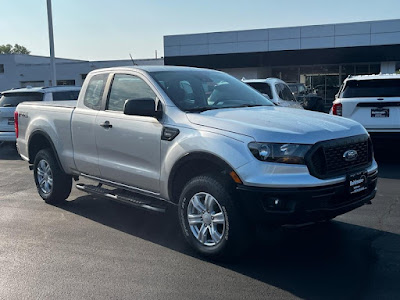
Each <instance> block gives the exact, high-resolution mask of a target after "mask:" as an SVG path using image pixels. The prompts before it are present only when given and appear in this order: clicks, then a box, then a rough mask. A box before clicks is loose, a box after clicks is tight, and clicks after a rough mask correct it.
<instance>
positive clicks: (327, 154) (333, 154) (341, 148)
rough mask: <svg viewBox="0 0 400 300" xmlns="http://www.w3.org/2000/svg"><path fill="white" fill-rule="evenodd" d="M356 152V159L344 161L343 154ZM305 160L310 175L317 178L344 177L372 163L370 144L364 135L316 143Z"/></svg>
mask: <svg viewBox="0 0 400 300" xmlns="http://www.w3.org/2000/svg"><path fill="white" fill-rule="evenodd" d="M347 150H356V151H357V154H358V155H357V158H356V159H355V160H353V161H346V160H345V159H344V158H343V154H344V153H345V152H346V151H347ZM310 153H311V154H310V155H309V156H308V157H307V158H306V161H307V165H308V168H309V170H310V173H311V174H312V175H314V176H316V177H318V178H327V177H333V176H337V175H344V174H346V173H349V172H351V171H353V170H357V169H360V168H362V167H367V166H368V165H370V164H371V163H372V144H371V142H370V140H369V139H368V137H367V136H366V135H361V136H356V137H350V138H344V139H338V140H331V141H324V142H320V143H317V144H316V145H315V146H314V147H313V149H312V150H311V152H310Z"/></svg>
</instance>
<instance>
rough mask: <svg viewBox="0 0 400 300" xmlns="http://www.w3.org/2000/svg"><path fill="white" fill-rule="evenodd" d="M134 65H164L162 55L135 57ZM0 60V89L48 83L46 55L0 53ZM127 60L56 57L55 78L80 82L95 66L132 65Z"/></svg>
mask: <svg viewBox="0 0 400 300" xmlns="http://www.w3.org/2000/svg"><path fill="white" fill-rule="evenodd" d="M134 62H135V63H136V64H137V65H164V60H163V59H138V60H135V61H134ZM0 64H3V65H4V73H0V92H1V91H4V90H8V89H11V88H16V87H21V86H22V82H36V81H43V85H44V86H50V85H51V84H50V80H51V78H50V59H49V58H48V57H41V56H32V55H0ZM132 64H133V63H132V61H131V60H111V61H82V60H81V61H80V60H70V59H59V58H57V59H56V73H57V80H75V85H77V86H81V85H82V83H83V80H82V75H86V74H88V73H89V72H90V71H92V70H95V69H99V68H108V67H119V66H132Z"/></svg>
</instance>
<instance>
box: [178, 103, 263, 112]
mask: <svg viewBox="0 0 400 300" xmlns="http://www.w3.org/2000/svg"><path fill="white" fill-rule="evenodd" d="M255 106H268V105H265V104H241V105H236V106H220V107H218V106H200V107H193V108H190V109H187V110H185V112H203V111H206V110H213V109H224V108H225V109H227V108H239V107H255ZM269 106H271V105H269Z"/></svg>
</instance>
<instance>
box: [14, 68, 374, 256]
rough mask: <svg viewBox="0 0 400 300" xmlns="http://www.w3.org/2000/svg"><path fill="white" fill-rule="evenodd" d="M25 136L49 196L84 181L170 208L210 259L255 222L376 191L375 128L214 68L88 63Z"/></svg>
mask: <svg viewBox="0 0 400 300" xmlns="http://www.w3.org/2000/svg"><path fill="white" fill-rule="evenodd" d="M15 127H16V135H17V146H18V150H19V153H20V155H21V157H22V158H23V159H24V160H26V161H27V162H28V163H29V165H30V168H31V169H32V170H33V174H34V180H35V183H36V186H37V190H38V193H39V195H40V196H41V197H42V198H43V199H44V200H45V201H46V202H47V203H51V204H54V203H60V202H62V201H64V200H65V199H67V198H68V196H69V194H70V191H71V186H72V180H73V179H74V180H78V179H79V178H80V177H82V178H87V179H91V180H92V181H93V180H94V181H95V182H96V183H98V184H96V183H95V184H94V185H90V184H85V183H78V184H77V185H76V187H77V188H78V189H79V190H82V191H85V192H88V193H91V194H95V195H100V196H103V197H107V198H110V199H112V200H116V201H120V202H123V203H128V204H131V205H133V206H136V207H139V208H142V209H145V210H150V211H155V212H164V211H165V210H166V208H171V207H175V208H176V209H177V214H176V216H177V217H178V218H179V221H180V225H181V228H182V232H183V235H184V236H185V238H186V240H187V241H188V243H189V244H190V245H191V246H192V247H193V248H194V249H195V250H197V251H198V252H199V253H201V254H202V255H205V256H207V257H210V258H213V259H215V258H222V257H229V256H231V255H236V254H238V253H240V250H241V249H243V247H244V246H246V245H248V243H247V242H246V241H247V239H248V237H249V236H250V235H251V232H252V231H253V230H252V228H253V226H254V225H259V224H271V225H284V224H302V223H306V222H313V221H322V220H329V219H332V218H334V217H335V216H337V215H340V214H343V213H346V212H348V211H350V210H353V209H355V208H357V207H360V206H362V205H363V204H366V203H369V202H370V200H371V199H372V198H374V196H375V193H376V183H377V164H376V162H375V160H374V156H373V150H372V145H371V141H370V139H369V136H368V133H367V131H366V130H365V129H364V127H363V126H361V125H360V124H359V123H357V122H355V121H352V120H349V119H345V118H341V117H337V116H332V115H326V114H321V113H317V112H312V111H306V110H298V109H292V108H286V107H279V106H275V105H273V104H272V103H271V102H270V101H269V100H268V99H267V98H265V97H264V96H262V95H261V94H260V93H259V92H257V91H256V90H254V89H253V88H251V87H250V86H248V85H246V84H245V83H243V82H241V81H239V80H237V79H235V78H233V77H231V76H229V75H227V74H225V73H223V72H218V71H214V70H207V69H197V68H188V67H173V66H140V67H119V68H109V69H100V70H95V71H92V72H91V73H89V75H88V76H87V78H86V79H85V82H84V84H83V86H82V90H81V92H80V94H79V98H78V101H77V103H76V104H75V103H73V102H57V103H44V102H27V103H21V104H20V105H18V107H17V109H16V112H15Z"/></svg>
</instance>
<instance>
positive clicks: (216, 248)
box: [179, 175, 246, 259]
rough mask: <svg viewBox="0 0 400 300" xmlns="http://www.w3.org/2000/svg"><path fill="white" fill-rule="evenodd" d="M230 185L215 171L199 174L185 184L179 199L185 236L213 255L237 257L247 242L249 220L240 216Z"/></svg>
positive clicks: (203, 251) (198, 247)
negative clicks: (215, 173)
mask: <svg viewBox="0 0 400 300" xmlns="http://www.w3.org/2000/svg"><path fill="white" fill-rule="evenodd" d="M229 186H230V185H229V184H224V182H223V180H220V179H218V178H217V177H214V176H212V175H203V176H198V177H195V178H193V179H192V180H190V181H189V182H188V183H187V184H186V186H185V187H184V189H183V191H182V194H181V197H180V199H179V220H180V224H181V227H182V230H183V234H184V236H185V238H186V240H187V241H188V242H189V244H190V245H191V246H192V247H193V248H194V249H195V250H196V251H197V252H199V253H200V254H202V255H204V256H207V257H210V258H215V259H220V258H230V257H235V256H237V255H239V254H240V253H241V252H242V250H243V249H244V248H245V247H244V246H246V241H245V239H244V237H245V228H244V227H245V226H246V221H245V220H241V218H240V217H239V214H238V209H237V207H236V206H235V203H234V201H233V195H232V191H231V190H230V188H229Z"/></svg>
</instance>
